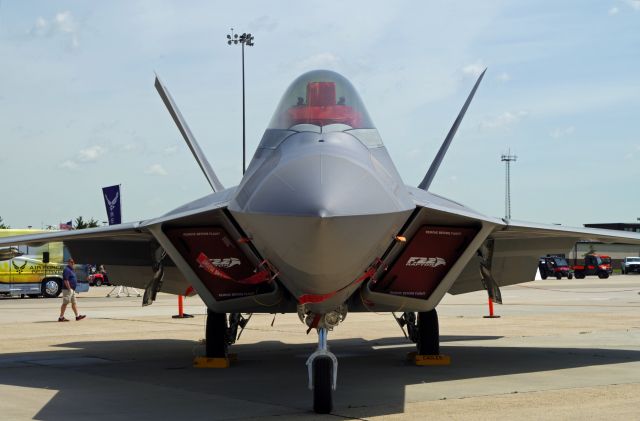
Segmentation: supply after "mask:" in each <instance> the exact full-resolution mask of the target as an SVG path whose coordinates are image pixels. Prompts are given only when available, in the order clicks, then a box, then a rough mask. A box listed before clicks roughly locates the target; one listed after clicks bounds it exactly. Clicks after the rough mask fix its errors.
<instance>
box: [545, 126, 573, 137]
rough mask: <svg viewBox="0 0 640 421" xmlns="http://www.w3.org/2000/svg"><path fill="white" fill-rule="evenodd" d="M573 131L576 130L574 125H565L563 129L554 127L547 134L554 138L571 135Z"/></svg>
mask: <svg viewBox="0 0 640 421" xmlns="http://www.w3.org/2000/svg"><path fill="white" fill-rule="evenodd" d="M575 131H576V128H575V127H573V126H569V127H565V128H564V129H560V128H558V129H555V130H553V131H552V132H551V133H549V135H550V136H551V137H552V138H554V139H559V138H561V137H564V136H569V135H572V134H573V132H575Z"/></svg>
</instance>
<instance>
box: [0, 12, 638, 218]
mask: <svg viewBox="0 0 640 421" xmlns="http://www.w3.org/2000/svg"><path fill="white" fill-rule="evenodd" d="M230 27H233V28H236V31H238V32H243V31H248V32H251V33H253V35H254V36H255V46H254V47H251V48H249V49H248V50H247V51H246V87H247V144H248V148H247V151H248V156H249V157H250V156H251V155H252V154H253V151H254V150H255V147H256V145H257V143H258V141H259V140H260V137H261V136H262V132H263V131H264V128H265V127H266V125H267V124H268V122H269V119H270V118H271V114H272V112H273V111H274V109H275V107H276V105H277V103H278V101H279V99H280V96H281V95H282V93H283V91H284V90H285V89H286V87H287V86H288V84H289V83H290V82H291V81H292V80H293V79H294V78H295V77H297V76H298V75H299V74H301V73H302V72H304V71H307V70H312V69H315V68H327V69H331V70H335V71H338V72H340V73H342V74H343V75H344V76H345V77H347V78H348V79H350V80H351V82H352V83H353V84H354V85H355V87H356V88H357V89H358V91H359V92H360V95H361V97H362V98H363V100H364V102H365V105H366V106H367V108H368V111H369V114H370V116H371V117H372V119H373V121H374V122H375V124H376V126H377V127H378V130H379V131H380V133H381V135H382V138H383V140H384V142H385V144H386V146H387V148H388V149H389V152H390V154H391V156H392V158H393V159H394V161H395V164H396V166H397V167H398V169H399V171H400V174H401V175H402V177H403V179H404V181H405V182H406V183H407V184H411V185H417V184H418V183H419V182H420V180H421V179H422V177H423V176H424V173H425V172H426V170H427V168H428V166H429V164H430V162H431V160H432V159H433V157H434V155H435V153H436V151H437V149H438V147H439V145H440V143H441V141H442V139H443V138H444V136H445V135H446V133H447V131H448V130H449V127H450V125H451V124H452V122H453V120H454V119H455V116H456V114H457V113H458V111H459V109H460V107H461V106H462V104H463V102H464V100H465V98H466V96H467V94H468V92H469V91H470V89H471V87H472V86H473V83H474V80H475V77H476V76H477V74H478V72H479V71H480V70H481V69H482V68H484V67H485V66H486V67H488V72H487V74H486V77H485V80H484V82H483V84H482V85H481V86H480V89H479V90H478V92H477V94H476V98H475V100H474V102H473V103H472V105H471V107H470V108H469V111H468V112H467V116H466V118H465V120H464V122H463V124H462V126H461V128H460V130H459V131H458V135H457V136H456V139H455V141H454V143H453V145H452V147H451V149H450V150H449V153H448V155H447V157H446V158H445V161H444V162H443V165H442V166H441V167H440V172H439V173H438V174H437V176H436V178H435V180H434V183H433V185H432V188H431V190H432V191H434V192H436V193H439V194H442V195H444V196H446V197H449V198H452V199H454V200H457V201H459V202H461V203H464V204H466V205H467V206H469V207H471V208H474V209H476V210H478V211H480V212H483V213H485V214H488V215H492V216H502V215H503V214H504V167H503V165H501V163H500V155H501V154H502V153H503V152H506V151H507V150H508V149H509V148H510V149H511V151H512V152H513V153H515V154H517V155H518V161H517V162H516V163H515V164H514V165H513V169H512V216H513V218H514V219H520V220H530V221H536V222H543V223H562V224H565V225H574V226H579V225H581V224H582V223H588V222H614V221H627V222H634V221H635V220H636V218H637V217H640V206H639V205H640V197H638V196H639V195H638V194H637V190H638V189H637V187H636V180H639V179H640V166H639V165H638V161H639V160H640V134H639V133H640V130H639V129H640V118H639V117H640V115H639V114H640V76H639V75H640V72H639V69H640V66H639V64H640V0H610V1H602V0H601V1H585V0H580V1H563V2H541V1H530V2H527V1H519V2H507V1H483V2H470V1H446V2H445V1H439V2H433V1H428V2H427V1H425V2H408V1H394V2H388V1H387V2H382V1H380V2H376V1H350V2H338V1H336V2H330V1H326V0H325V1H305V2H297V1H281V2H262V1H244V2H178V1H113V2H84V1H56V2H50V1H17V0H14V1H7V0H2V1H1V3H0V57H2V65H1V66H0V86H1V89H0V115H1V116H2V117H1V118H0V145H1V146H2V154H0V177H1V179H2V180H3V183H2V186H3V194H2V196H1V197H2V199H0V216H1V217H2V218H3V219H4V221H5V222H6V223H8V224H10V225H11V226H13V227H24V226H27V225H33V226H34V227H40V226H42V225H45V226H46V225H48V224H52V225H57V224H58V223H59V222H64V221H67V220H69V219H71V218H73V217H76V216H78V215H83V216H84V217H95V218H96V219H99V220H105V219H106V218H105V216H106V214H105V210H104V205H103V201H102V197H101V194H100V187H102V186H107V185H111V184H122V189H123V214H124V215H123V216H124V219H125V220H128V221H130V220H140V219H147V218H151V217H154V216H157V215H159V214H161V213H165V212H167V211H169V210H171V209H173V208H175V207H177V206H179V205H181V204H182V203H184V202H187V201H190V200H193V199H196V198H198V197H201V196H203V195H205V194H207V193H209V191H210V190H209V187H208V184H207V182H206V180H205V179H204V177H203V176H202V174H201V173H200V170H199V168H198V166H197V165H196V163H195V162H194V160H193V158H192V157H191V155H190V153H189V151H188V149H187V147H186V145H184V143H183V141H182V140H181V138H180V135H179V132H178V131H177V129H176V128H175V126H174V125H173V122H172V121H171V118H170V116H169V114H168V113H167V111H166V110H165V108H164V105H163V104H162V101H161V100H160V98H159V97H158V95H157V93H156V91H155V89H154V88H153V78H154V71H155V72H157V73H158V74H159V75H160V76H161V78H162V79H163V81H164V82H165V84H166V85H167V86H168V88H169V89H170V91H171V93H172V95H173V96H174V98H175V100H176V101H177V103H178V105H179V107H180V109H181V111H182V113H183V114H184V116H185V117H186V119H187V121H188V122H189V124H190V126H191V129H192V131H193V132H194V134H195V136H196V137H197V139H198V140H199V142H200V144H201V146H202V147H203V149H204V151H205V152H206V153H207V155H208V157H209V160H210V161H211V163H212V165H213V166H214V167H215V169H216V171H217V172H218V175H219V177H220V179H221V181H222V182H223V184H225V185H226V186H232V185H235V184H237V183H238V182H239V180H240V177H241V165H242V159H241V158H242V155H241V138H242V137H241V136H242V132H241V129H242V120H241V115H242V114H241V113H242V103H241V99H240V93H241V78H240V76H241V75H240V48H239V47H229V46H227V44H226V43H225V36H226V34H227V33H228V32H229V28H230Z"/></svg>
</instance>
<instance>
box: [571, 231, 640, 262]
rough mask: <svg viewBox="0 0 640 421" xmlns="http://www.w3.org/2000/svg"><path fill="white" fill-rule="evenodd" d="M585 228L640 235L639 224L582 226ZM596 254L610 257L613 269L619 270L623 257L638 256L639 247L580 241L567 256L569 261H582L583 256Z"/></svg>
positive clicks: (639, 252)
mask: <svg viewBox="0 0 640 421" xmlns="http://www.w3.org/2000/svg"><path fill="white" fill-rule="evenodd" d="M584 227H585V228H600V229H610V230H619V231H630V232H638V233H640V223H625V222H610V223H597V224H584ZM589 253H597V254H604V255H607V256H610V257H611V261H612V266H613V268H614V269H620V265H621V263H622V261H623V260H624V258H625V257H629V256H640V246H637V245H635V246H634V245H628V244H605V243H600V242H597V241H580V242H578V243H576V245H575V247H574V249H573V252H572V253H571V254H570V255H569V256H567V257H568V258H570V259H576V260H580V259H583V258H584V256H585V254H589Z"/></svg>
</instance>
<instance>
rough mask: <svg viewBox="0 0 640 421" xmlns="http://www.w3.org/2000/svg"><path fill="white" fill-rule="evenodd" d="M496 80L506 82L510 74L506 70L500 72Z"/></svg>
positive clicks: (509, 78)
mask: <svg viewBox="0 0 640 421" xmlns="http://www.w3.org/2000/svg"><path fill="white" fill-rule="evenodd" d="M498 80H499V81H501V82H508V81H510V80H511V76H510V75H509V73H507V72H502V73H500V74H499V75H498Z"/></svg>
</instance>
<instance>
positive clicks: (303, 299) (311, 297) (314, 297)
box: [298, 259, 382, 304]
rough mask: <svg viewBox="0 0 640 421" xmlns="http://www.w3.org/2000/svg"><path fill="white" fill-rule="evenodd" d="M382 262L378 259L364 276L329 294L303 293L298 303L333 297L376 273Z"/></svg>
mask: <svg viewBox="0 0 640 421" xmlns="http://www.w3.org/2000/svg"><path fill="white" fill-rule="evenodd" d="M380 263H382V261H381V260H380V259H377V261H376V263H374V264H373V265H371V266H370V267H369V269H367V271H366V272H365V273H363V274H362V276H360V277H359V278H358V279H356V280H355V281H353V282H351V283H350V284H349V285H347V286H345V287H343V288H340V289H339V290H336V291H333V292H329V293H327V294H304V295H301V296H300V297H298V303H300V304H307V303H321V302H323V301H326V300H328V299H329V298H331V297H333V296H334V295H336V294H337V293H339V292H340V291H342V290H344V289H347V288H349V287H350V286H353V285H356V284H359V283H361V282H362V281H364V280H365V279H367V278H371V277H372V276H373V275H374V274H375V273H376V270H378V267H379V266H380Z"/></svg>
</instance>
